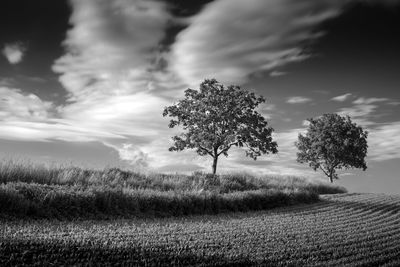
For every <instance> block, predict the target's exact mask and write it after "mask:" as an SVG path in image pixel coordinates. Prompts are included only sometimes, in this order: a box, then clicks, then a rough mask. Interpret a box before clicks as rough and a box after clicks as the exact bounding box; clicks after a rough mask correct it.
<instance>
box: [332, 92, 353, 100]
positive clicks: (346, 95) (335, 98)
mask: <svg viewBox="0 0 400 267" xmlns="http://www.w3.org/2000/svg"><path fill="white" fill-rule="evenodd" d="M351 96H352V94H351V93H347V94H344V95H338V96H335V97H333V98H331V100H332V101H337V102H344V101H346V100H348V99H349V98H350V97H351Z"/></svg>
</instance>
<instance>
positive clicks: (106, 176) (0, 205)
mask: <svg viewBox="0 0 400 267" xmlns="http://www.w3.org/2000/svg"><path fill="white" fill-rule="evenodd" d="M342 192H345V189H344V188H341V187H337V186H332V185H330V184H328V183H322V182H312V181H308V180H306V179H303V178H298V177H268V176H263V177H255V176H251V175H248V174H226V175H220V176H216V175H210V174H205V173H201V172H195V173H193V174H191V175H183V174H175V175H171V174H156V173H149V174H144V173H137V172H131V171H126V170H121V169H118V168H107V169H104V170H95V169H83V168H79V167H73V166H67V167H62V166H47V165H40V164H33V163H29V162H21V161H19V162H18V161H12V160H8V161H2V162H0V217H2V218H26V217H29V218H59V219H75V218H83V219H85V218H89V219H93V218H111V217H132V216H178V215H188V214H214V213H219V212H229V211H247V210H259V209H265V208H271V207H277V206H284V205H290V204H295V203H308V202H313V201H316V200H318V194H321V193H342Z"/></svg>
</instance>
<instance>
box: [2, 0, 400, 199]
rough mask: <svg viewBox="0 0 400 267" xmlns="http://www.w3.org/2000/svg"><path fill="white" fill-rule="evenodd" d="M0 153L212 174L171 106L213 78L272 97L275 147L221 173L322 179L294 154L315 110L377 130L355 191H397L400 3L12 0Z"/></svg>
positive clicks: (7, 12) (351, 174)
mask: <svg viewBox="0 0 400 267" xmlns="http://www.w3.org/2000/svg"><path fill="white" fill-rule="evenodd" d="M0 13H1V14H0V157H1V158H2V159H3V160H5V159H10V158H13V159H22V160H30V161H34V162H48V163H49V162H50V163H56V164H58V163H59V164H66V163H67V164H73V165H78V166H84V167H89V168H105V167H112V166H119V167H122V168H128V169H132V170H137V171H143V172H148V171H150V172H166V173H167V172H169V173H171V172H172V173H175V172H178V173H182V172H184V173H190V172H193V171H210V170H211V158H209V157H201V156H199V155H197V154H196V153H195V151H191V150H187V151H183V152H169V151H168V148H169V147H170V146H171V144H172V140H171V137H172V136H173V135H175V134H178V133H179V129H170V128H168V118H163V117H162V111H163V109H164V107H165V106H168V105H171V104H173V103H175V102H176V101H178V100H179V99H180V98H182V97H183V92H184V90H186V89H187V88H192V89H198V86H199V84H200V83H201V82H202V81H203V80H204V79H206V78H216V79H217V80H218V81H219V82H221V83H223V84H225V85H231V84H234V85H239V86H241V87H242V88H243V89H246V90H249V91H252V92H255V93H256V94H259V95H263V96H264V97H265V98H266V100H267V102H266V103H265V104H263V105H262V106H260V107H259V112H260V113H261V114H262V115H263V116H264V117H266V118H267V119H268V122H269V125H270V126H271V127H273V128H274V129H275V131H274V134H273V137H274V140H276V141H277V143H278V150H279V153H278V154H275V155H271V154H269V155H264V156H262V157H259V158H258V160H257V161H254V160H252V159H249V158H246V157H245V152H244V151H242V150H240V149H232V150H231V151H230V153H229V157H227V158H225V157H223V158H221V159H220V160H219V166H218V170H217V171H218V172H220V173H224V172H225V173H226V172H248V173H251V174H255V175H264V174H269V175H295V176H303V177H309V178H311V179H325V180H327V178H326V177H324V176H323V174H322V173H320V172H314V171H313V170H311V169H310V168H309V167H308V166H306V165H302V164H300V163H297V162H296V148H295V146H294V142H295V141H296V140H297V137H298V134H299V133H303V132H304V131H305V130H306V127H307V124H306V123H305V120H306V119H307V118H311V117H316V116H320V115H322V114H325V113H338V114H341V115H349V116H350V117H351V118H352V120H353V121H354V122H356V123H357V124H358V125H360V126H362V127H363V128H365V129H366V130H367V131H368V132H369V136H368V145H369V148H368V156H367V166H368V169H367V170H366V171H365V172H364V171H362V170H342V171H340V172H339V176H340V180H338V181H336V183H337V184H339V185H343V186H345V187H347V188H348V190H349V191H351V192H378V193H400V178H399V176H398V172H399V171H400V167H399V163H400V139H399V136H400V116H399V115H398V114H400V91H399V89H400V73H399V71H400V50H399V49H398V48H399V47H400V28H399V27H398V25H400V1H397V0H319V1H315V0H304V1H296V0H247V1H242V0H214V1H213V0H197V1H195V0H192V1H185V0H85V1H81V0H71V1H67V0H57V1H54V0H34V1H32V0H3V1H2V8H1V10H0Z"/></svg>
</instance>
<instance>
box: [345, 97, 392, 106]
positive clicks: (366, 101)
mask: <svg viewBox="0 0 400 267" xmlns="http://www.w3.org/2000/svg"><path fill="white" fill-rule="evenodd" d="M389 100H390V99H388V98H378V97H371V98H364V97H360V98H358V99H356V100H354V101H353V104H357V105H369V104H373V103H378V102H386V101H389Z"/></svg>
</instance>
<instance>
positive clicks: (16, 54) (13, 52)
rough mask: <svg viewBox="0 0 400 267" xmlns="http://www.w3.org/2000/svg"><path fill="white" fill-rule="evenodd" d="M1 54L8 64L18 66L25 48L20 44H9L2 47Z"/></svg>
mask: <svg viewBox="0 0 400 267" xmlns="http://www.w3.org/2000/svg"><path fill="white" fill-rule="evenodd" d="M1 52H2V54H3V55H4V56H5V57H6V58H7V60H8V62H9V63H10V64H18V63H20V62H21V61H22V59H23V57H24V55H25V52H26V47H25V46H24V45H23V44H22V43H11V44H6V45H4V48H3V50H2V51H1Z"/></svg>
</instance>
